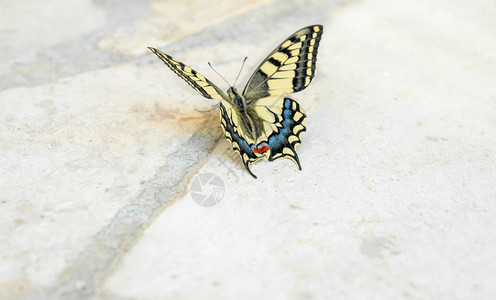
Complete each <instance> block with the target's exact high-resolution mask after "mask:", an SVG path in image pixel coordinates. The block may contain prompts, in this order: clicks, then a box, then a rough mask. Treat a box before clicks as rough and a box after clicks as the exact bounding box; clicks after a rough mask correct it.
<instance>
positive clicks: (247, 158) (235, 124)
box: [220, 101, 262, 178]
mask: <svg viewBox="0 0 496 300" xmlns="http://www.w3.org/2000/svg"><path fill="white" fill-rule="evenodd" d="M248 118H249V117H248V115H247V114H245V113H241V112H239V110H238V107H237V106H236V105H234V104H233V103H232V102H230V101H221V102H220V123H221V125H222V128H223V129H224V133H225V135H226V139H227V140H228V141H229V142H231V146H232V148H233V150H234V151H235V152H238V153H239V155H240V156H241V160H242V161H243V165H244V166H245V168H246V170H248V172H249V173H250V175H251V176H253V178H257V176H255V174H253V172H252V171H251V169H250V164H251V163H253V162H255V161H257V160H259V159H261V158H262V157H260V156H258V155H257V154H256V153H255V152H253V149H254V147H255V142H256V141H255V140H254V139H253V135H252V134H251V131H250V129H249V128H247V125H248V124H251V119H248Z"/></svg>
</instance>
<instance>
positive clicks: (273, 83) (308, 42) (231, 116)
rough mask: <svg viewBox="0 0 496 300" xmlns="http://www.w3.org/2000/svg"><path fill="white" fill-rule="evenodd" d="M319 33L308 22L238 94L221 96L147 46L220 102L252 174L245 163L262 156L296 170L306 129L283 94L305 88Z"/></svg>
mask: <svg viewBox="0 0 496 300" xmlns="http://www.w3.org/2000/svg"><path fill="white" fill-rule="evenodd" d="M322 32H323V27H322V26H321V25H312V26H308V27H305V28H302V29H300V30H299V31H297V32H295V33H294V34H293V35H291V36H290V37H289V38H287V39H286V40H285V41H284V42H283V43H281V44H280V45H279V46H278V47H277V48H276V49H275V50H274V51H272V53H271V54H269V56H268V57H267V58H266V59H265V60H264V61H263V62H262V63H261V64H260V65H259V67H258V68H257V70H256V71H255V72H254V73H253V75H252V76H251V78H250V79H249V80H248V83H247V84H246V87H245V89H244V90H243V92H242V93H239V92H238V91H237V90H236V88H234V87H230V88H229V89H228V90H227V94H226V93H224V92H222V90H220V89H219V88H218V87H217V86H215V85H214V84H213V83H212V82H210V81H209V80H208V79H206V78H205V77H204V76H203V75H201V74H199V73H198V72H196V71H194V70H193V69H191V68H190V67H188V66H186V65H184V64H183V63H181V62H179V61H177V60H176V59H174V58H172V57H171V56H169V55H167V54H165V53H163V52H161V51H159V50H157V49H154V48H149V49H150V50H151V51H152V52H154V53H155V54H156V55H157V56H158V57H159V58H160V59H161V60H162V61H163V62H164V63H165V64H166V65H167V66H168V67H169V68H171V69H172V70H173V71H174V72H175V73H176V74H177V75H178V76H179V77H181V78H182V79H184V80H185V81H186V82H187V83H188V84H189V85H190V86H191V87H193V88H194V89H195V90H196V91H197V92H198V93H200V94H201V95H202V96H204V97H206V98H209V99H217V100H220V120H221V125H222V128H223V129H224V133H225V136H226V138H227V139H228V140H229V141H230V142H231V146H232V148H233V150H234V151H237V152H238V153H239V154H240V156H241V160H242V161H243V164H244V166H245V168H246V169H247V171H248V172H249V173H250V174H251V175H252V176H253V177H254V178H257V177H256V176H255V174H253V172H252V171H251V168H250V165H251V164H252V163H254V162H256V161H258V160H260V159H262V158H264V157H265V158H267V159H268V160H269V161H274V160H277V159H280V158H289V159H291V160H292V161H293V162H294V163H295V164H296V165H297V166H298V168H299V169H300V170H301V164H300V161H299V158H298V155H297V154H296V151H295V147H296V145H298V144H300V143H301V139H300V136H301V134H302V133H303V132H305V130H306V127H305V119H306V115H305V113H304V112H303V110H302V109H301V107H300V105H299V104H298V103H297V102H296V101H295V100H293V99H291V98H289V97H288V96H287V94H289V93H294V92H299V91H301V90H303V89H305V88H306V87H307V86H308V85H309V84H310V82H311V81H312V79H313V77H314V74H315V65H316V61H317V50H318V46H319V41H320V38H321V35H322Z"/></svg>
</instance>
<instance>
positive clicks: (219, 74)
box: [208, 62, 231, 86]
mask: <svg viewBox="0 0 496 300" xmlns="http://www.w3.org/2000/svg"><path fill="white" fill-rule="evenodd" d="M208 65H209V66H210V68H212V70H214V72H215V73H217V75H219V77H220V78H222V80H224V82H225V83H227V85H228V86H231V85H230V84H229V82H227V80H226V79H225V78H224V77H222V75H220V74H219V72H217V71H216V70H215V69H214V67H212V64H211V63H210V62H208Z"/></svg>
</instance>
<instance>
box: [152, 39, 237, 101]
mask: <svg viewBox="0 0 496 300" xmlns="http://www.w3.org/2000/svg"><path fill="white" fill-rule="evenodd" d="M148 49H150V50H151V51H152V52H153V53H155V54H156V55H157V56H158V58H160V59H161V60H162V61H163V62H164V63H165V64H166V65H167V66H168V67H169V68H170V69H171V70H172V71H174V73H176V74H177V75H178V76H179V77H181V78H182V79H183V80H184V81H186V82H187V83H188V84H189V85H190V86H191V87H192V88H194V89H195V90H196V91H197V92H198V93H199V94H200V95H202V96H203V97H205V98H208V99H217V100H222V99H225V100H228V99H229V98H228V97H227V96H226V94H225V93H224V92H223V91H222V90H221V89H219V88H218V87H217V86H216V85H215V84H213V83H212V82H211V81H210V80H208V79H207V78H205V76H203V75H202V74H200V73H198V72H196V71H195V70H193V69H191V68H190V67H188V66H186V65H185V64H183V63H182V62H180V61H178V60H177V59H175V58H173V57H172V56H170V55H167V54H165V53H164V52H162V51H160V50H158V49H155V48H152V47H148Z"/></svg>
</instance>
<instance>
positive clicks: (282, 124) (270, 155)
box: [250, 97, 306, 170]
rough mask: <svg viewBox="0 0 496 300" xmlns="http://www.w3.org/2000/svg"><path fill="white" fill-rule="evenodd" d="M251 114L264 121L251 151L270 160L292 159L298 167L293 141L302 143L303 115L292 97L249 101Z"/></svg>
mask: <svg viewBox="0 0 496 300" xmlns="http://www.w3.org/2000/svg"><path fill="white" fill-rule="evenodd" d="M250 107H251V108H253V110H251V109H250V111H253V112H251V114H253V115H256V116H257V117H258V118H259V119H260V120H261V123H262V124H263V134H262V135H261V136H260V137H259V139H258V140H257V143H256V146H255V149H254V151H255V152H258V153H260V154H264V155H265V156H266V157H267V159H268V160H269V161H274V160H277V159H280V158H289V159H291V160H292V161H293V162H294V163H295V164H296V165H297V166H298V168H299V169H300V170H301V164H300V160H299V159H298V154H296V150H295V148H296V145H298V144H300V143H301V134H302V133H303V132H305V131H306V127H305V120H306V115H305V113H304V112H303V110H302V108H301V107H300V105H299V104H298V102H296V101H295V100H293V99H290V98H288V97H284V98H278V99H270V98H265V99H261V100H258V101H256V102H254V103H253V104H252V105H250Z"/></svg>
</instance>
